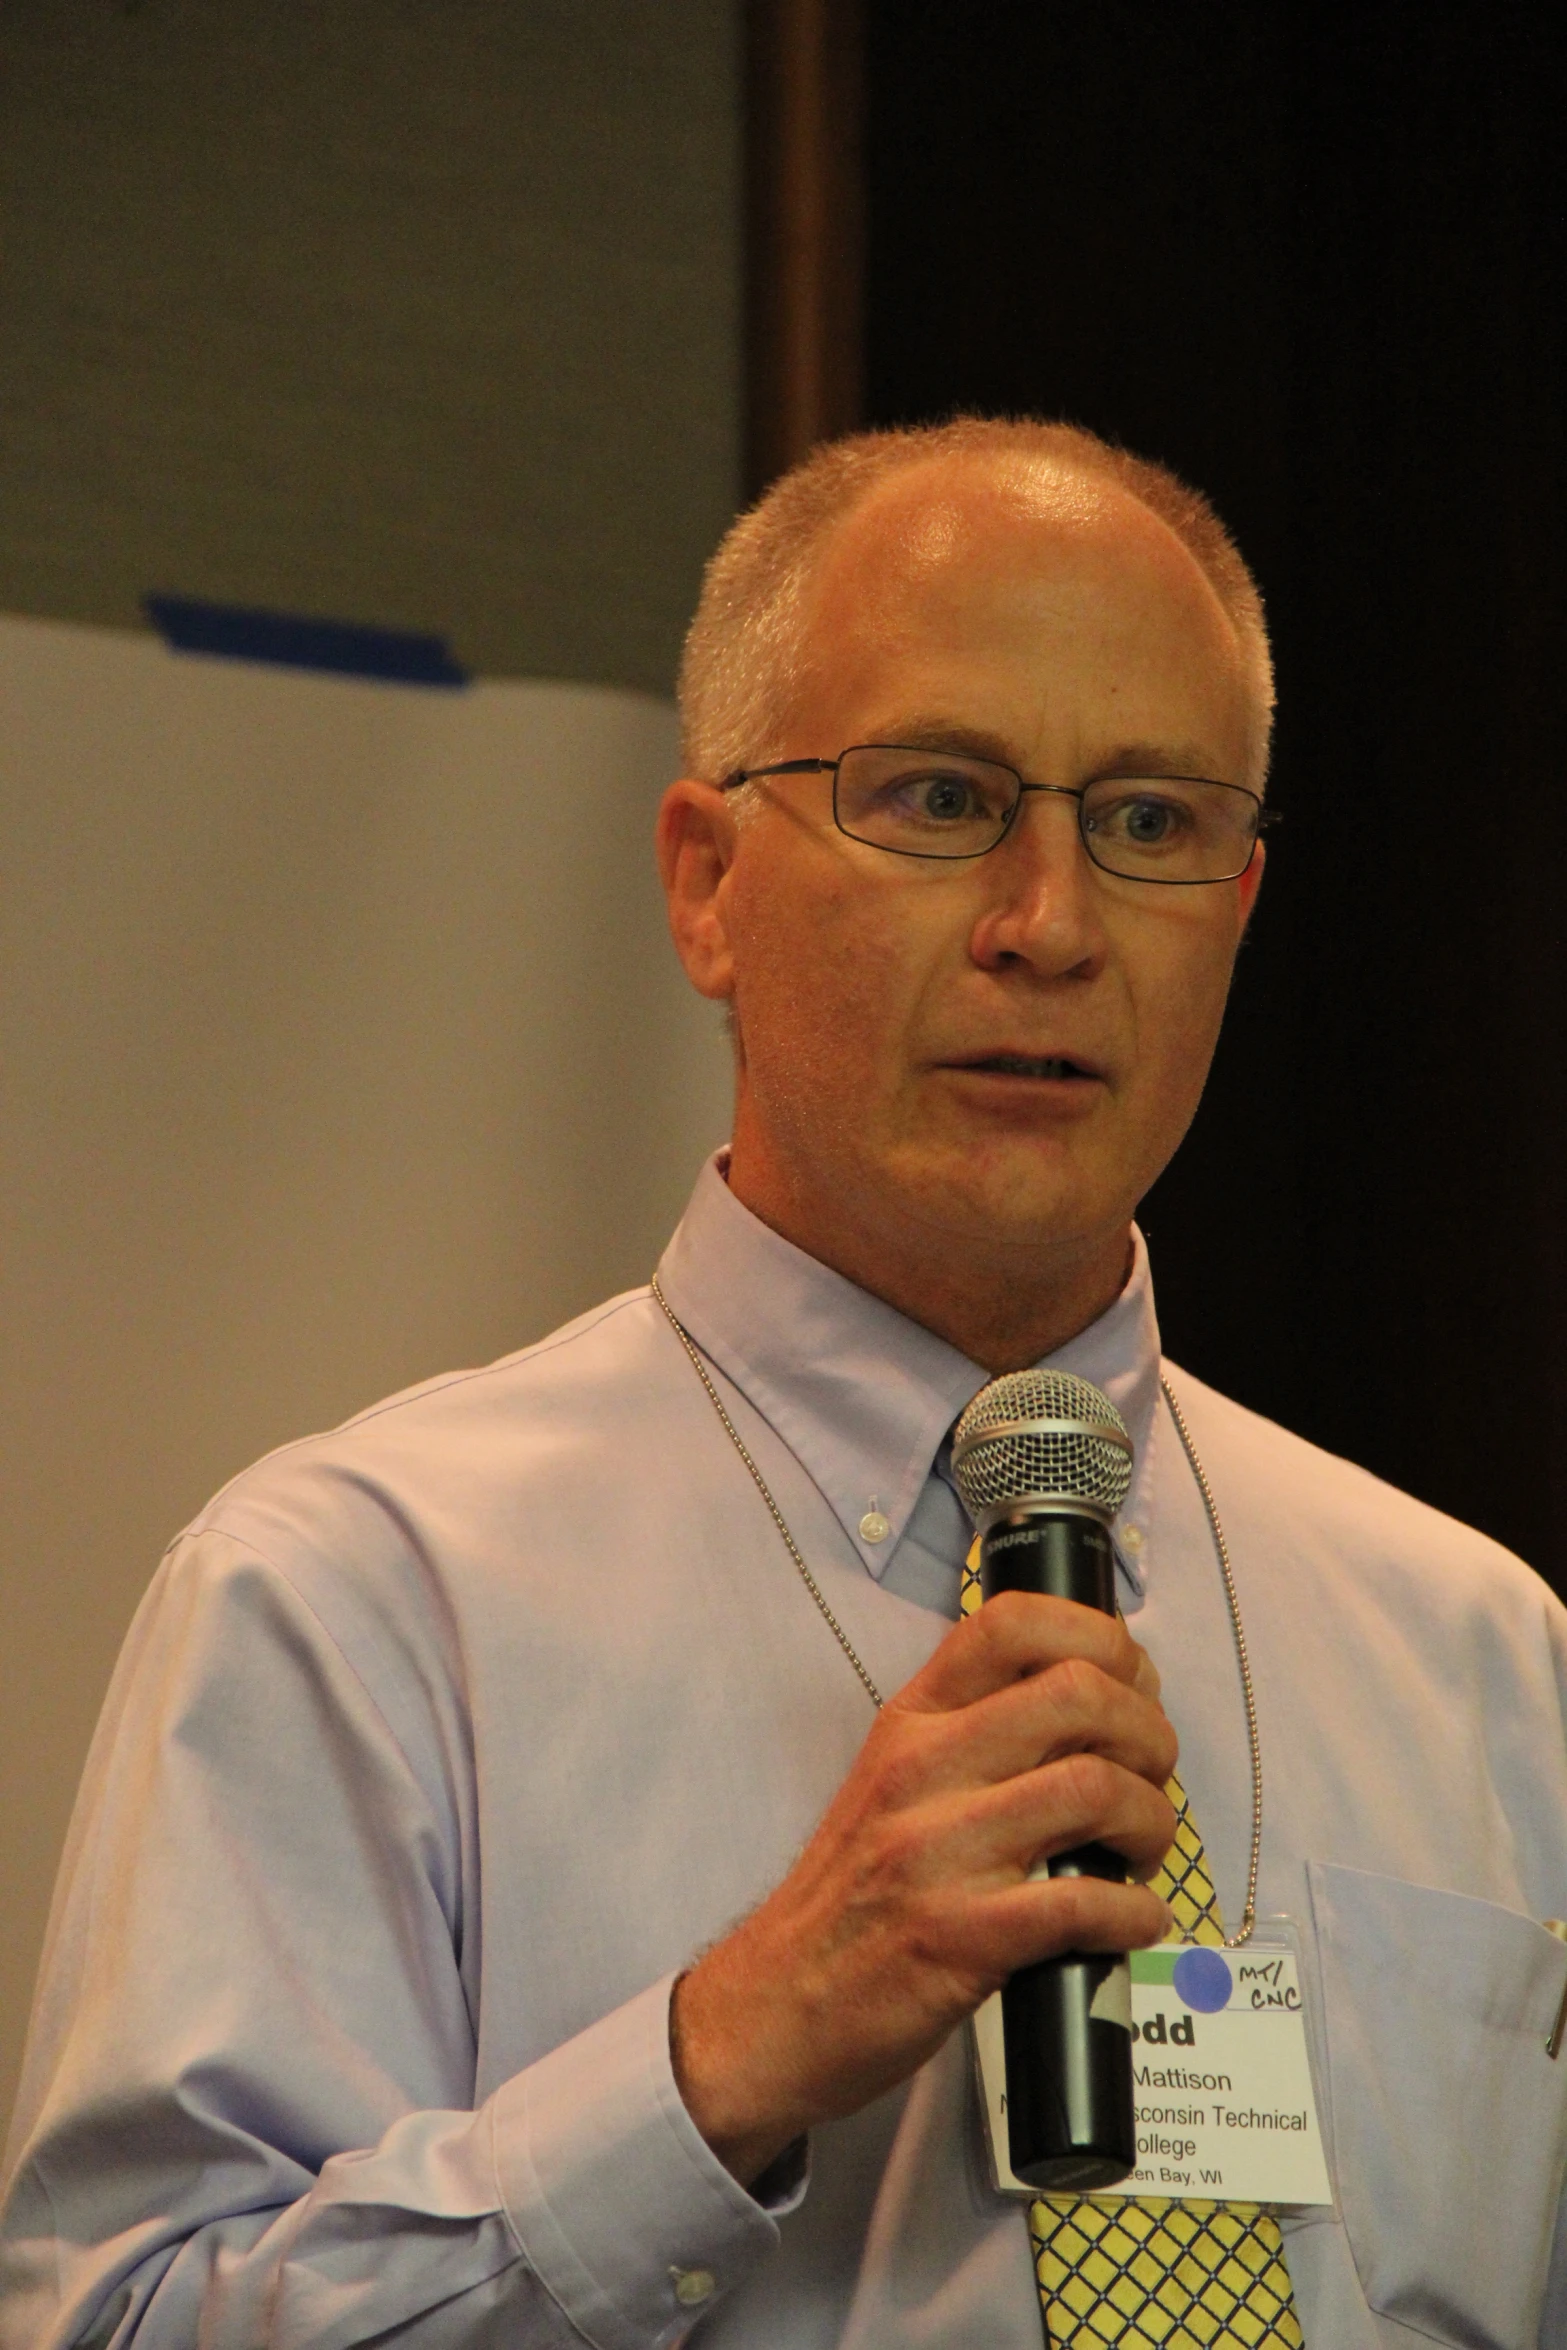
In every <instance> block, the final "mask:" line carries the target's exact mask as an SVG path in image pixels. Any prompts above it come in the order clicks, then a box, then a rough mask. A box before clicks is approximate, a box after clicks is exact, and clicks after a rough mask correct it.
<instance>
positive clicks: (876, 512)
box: [823, 454, 1189, 584]
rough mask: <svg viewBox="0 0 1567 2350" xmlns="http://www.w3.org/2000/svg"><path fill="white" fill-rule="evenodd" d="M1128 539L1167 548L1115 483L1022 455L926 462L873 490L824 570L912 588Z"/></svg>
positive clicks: (832, 546)
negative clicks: (877, 572) (990, 563)
mask: <svg viewBox="0 0 1567 2350" xmlns="http://www.w3.org/2000/svg"><path fill="white" fill-rule="evenodd" d="M1128 534H1129V536H1130V539H1131V540H1133V541H1141V542H1143V543H1147V540H1148V538H1149V536H1150V534H1152V535H1153V536H1155V537H1157V538H1159V539H1169V540H1170V541H1171V543H1172V545H1173V544H1175V542H1174V538H1173V533H1170V532H1168V531H1167V530H1166V528H1165V526H1164V525H1163V524H1162V523H1160V522H1159V521H1158V520H1157V518H1156V517H1155V516H1154V515H1152V514H1151V513H1150V512H1149V511H1148V509H1147V508H1146V507H1145V506H1143V505H1142V504H1141V502H1140V501H1139V500H1138V499H1136V498H1134V497H1132V496H1131V495H1130V493H1129V492H1127V491H1125V490H1123V489H1122V488H1121V487H1120V485H1119V484H1118V483H1116V482H1113V481H1111V480H1109V479H1108V478H1105V477H1103V476H1096V475H1093V474H1089V473H1086V472H1084V471H1083V470H1082V469H1080V468H1078V467H1074V466H1072V465H1070V464H1064V463H1062V462H1060V461H1058V460H1055V459H1051V458H1043V457H1036V456H1026V455H1017V456H1009V455H989V454H987V455H967V456H959V457H952V456H947V457H933V458H930V459H928V460H926V461H925V462H924V463H922V464H917V465H909V466H906V467H904V468H902V469H900V470H899V471H897V472H895V473H892V474H890V475H888V476H887V477H886V478H885V479H883V480H882V481H880V482H877V483H876V484H875V485H874V487H873V488H872V489H871V490H870V491H869V492H868V493H867V494H866V496H865V497H864V498H862V499H861V500H860V502H859V504H858V505H856V506H855V507H854V508H853V509H852V510H851V512H850V513H849V514H848V515H847V516H846V517H845V518H844V520H843V522H842V523H841V524H840V525H839V527H838V530H837V531H836V532H835V533H834V534H833V537H832V538H831V539H830V540H829V541H828V544H827V546H826V548H825V549H824V563H823V568H824V570H828V569H831V568H833V567H835V566H837V565H840V564H841V565H847V566H849V567H856V566H858V565H859V564H861V563H864V562H870V563H874V564H878V565H880V566H881V567H882V568H883V569H884V570H885V571H886V572H887V573H888V575H889V576H891V575H894V574H896V575H900V576H902V577H904V578H906V579H908V580H909V581H910V583H911V584H912V583H914V582H917V581H918V580H919V579H920V578H922V577H926V576H930V575H932V574H936V573H940V572H942V571H944V570H947V569H949V568H951V567H952V566H954V565H962V564H964V563H965V562H966V561H967V559H969V558H970V557H979V558H981V559H984V558H990V559H992V560H994V559H995V558H996V557H997V556H1002V557H1005V555H1006V554H1007V553H1011V554H1013V555H1014V556H1020V557H1023V558H1025V559H1026V558H1027V557H1028V556H1030V555H1034V556H1037V557H1038V559H1039V560H1041V561H1042V562H1048V561H1049V560H1050V558H1051V556H1052V554H1058V555H1059V556H1060V557H1061V558H1062V559H1064V560H1069V559H1070V557H1071V554H1072V553H1073V551H1074V550H1078V549H1081V548H1084V547H1086V546H1088V545H1090V544H1098V543H1103V542H1106V541H1114V540H1116V539H1125V538H1127V537H1128ZM1183 552H1184V550H1183ZM1188 559H1189V558H1188Z"/></svg>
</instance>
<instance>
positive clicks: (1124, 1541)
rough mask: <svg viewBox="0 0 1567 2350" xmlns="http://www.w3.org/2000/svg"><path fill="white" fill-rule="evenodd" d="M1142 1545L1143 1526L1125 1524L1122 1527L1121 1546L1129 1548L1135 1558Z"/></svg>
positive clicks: (1124, 1548) (1125, 1548)
mask: <svg viewBox="0 0 1567 2350" xmlns="http://www.w3.org/2000/svg"><path fill="white" fill-rule="evenodd" d="M1142 1547H1143V1530H1142V1528H1141V1526H1123V1527H1122V1528H1121V1548H1122V1549H1123V1550H1129V1551H1130V1552H1131V1553H1132V1556H1133V1557H1134V1558H1135V1557H1136V1556H1137V1553H1138V1552H1139V1551H1140V1550H1141V1549H1142Z"/></svg>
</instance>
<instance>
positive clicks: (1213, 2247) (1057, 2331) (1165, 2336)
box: [960, 1539, 1304, 2350]
mask: <svg viewBox="0 0 1567 2350" xmlns="http://www.w3.org/2000/svg"><path fill="white" fill-rule="evenodd" d="M982 1596H983V1594H982V1592H981V1590H980V1581H979V1543H978V1540H977V1539H976V1541H975V1542H974V1545H973V1547H972V1549H971V1550H970V1551H969V1554H968V1560H967V1563H966V1565H965V1567H964V1570H963V1586H962V1596H961V1601H960V1605H961V1609H962V1612H963V1614H964V1615H966V1616H967V1615H972V1614H973V1612H974V1610H975V1609H976V1608H977V1607H978V1606H979V1604H980V1600H981V1598H982ZM1166 1793H1167V1794H1168V1796H1169V1798H1170V1801H1171V1802H1172V1803H1173V1804H1174V1806H1175V1814H1176V1820H1175V1841H1174V1843H1173V1844H1172V1845H1171V1847H1170V1849H1169V1851H1168V1852H1167V1853H1166V1854H1165V1857H1164V1859H1163V1861H1162V1862H1161V1864H1160V1868H1159V1873H1158V1875H1157V1876H1156V1877H1155V1878H1154V1880H1153V1889H1154V1891H1155V1892H1156V1893H1157V1894H1159V1895H1160V1896H1161V1897H1162V1898H1163V1899H1164V1900H1165V1901H1167V1902H1168V1903H1169V1905H1170V1908H1171V1911H1172V1912H1173V1914H1174V1917H1175V1923H1176V1927H1177V1929H1178V1930H1179V1932H1180V1933H1181V1934H1182V1935H1183V1936H1184V1937H1185V1938H1186V1939H1187V1940H1188V1941H1192V1942H1222V1941H1223V1940H1224V1928H1223V1925H1222V1924H1221V1922H1220V1918H1219V1904H1218V1900H1217V1898H1216V1896H1215V1894H1214V1890H1213V1880H1212V1878H1211V1877H1210V1876H1209V1874H1208V1863H1207V1860H1206V1858H1205V1857H1204V1854H1203V1848H1202V1838H1201V1836H1200V1835H1199V1834H1198V1833H1197V1825H1196V1822H1195V1821H1194V1820H1193V1818H1192V1815H1191V1808H1190V1806H1189V1805H1188V1803H1187V1801H1186V1791H1185V1789H1184V1788H1183V1787H1182V1785H1181V1783H1180V1781H1179V1779H1171V1781H1170V1784H1169V1786H1168V1788H1167V1789H1166ZM1028 2233H1029V2240H1030V2242H1031V2244H1032V2245H1033V2248H1034V2273H1035V2275H1036V2276H1037V2277H1038V2279H1039V2299H1040V2303H1041V2306H1042V2308H1043V2310H1044V2317H1045V2336H1046V2340H1047V2341H1048V2342H1049V2344H1050V2345H1051V2350H1155V2346H1157V2350H1237V2346H1238V2345H1241V2344H1244V2345H1245V2350H1259V2345H1267V2344H1278V2345H1280V2346H1282V2350H1303V2340H1304V2337H1303V2336H1302V2334H1301V2330H1300V2320H1299V2319H1298V2318H1297V2317H1296V2315H1295V2303H1294V2299H1293V2296H1292V2294H1291V2291H1290V2280H1289V2271H1288V2269H1287V2268H1286V2267H1285V2265H1284V2247H1283V2242H1282V2240H1281V2238H1280V2235H1279V2223H1278V2221H1277V2220H1276V2219H1275V2218H1274V2216H1273V2213H1272V2212H1271V2211H1265V2210H1264V2209H1263V2208H1262V2206H1261V2205H1260V2204H1256V2203H1196V2202H1185V2201H1177V2200H1176V2199H1175V2198H1174V2197H1172V2196H1165V2195H1147V2196H1144V2195H1139V2196H1138V2197H1137V2198H1136V2199H1135V2200H1133V2199H1132V2198H1130V2197H1126V2198H1122V2197H1119V2196H1117V2197H1113V2198H1112V2197H1109V2196H1096V2195H1042V2196H1041V2197H1040V2198H1039V2201H1038V2202H1037V2203H1031V2204H1030V2205H1029V2207H1028Z"/></svg>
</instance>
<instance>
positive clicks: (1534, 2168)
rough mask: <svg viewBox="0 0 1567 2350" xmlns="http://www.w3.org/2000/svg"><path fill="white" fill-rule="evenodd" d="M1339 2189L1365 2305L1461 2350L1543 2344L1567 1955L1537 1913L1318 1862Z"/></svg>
mask: <svg viewBox="0 0 1567 2350" xmlns="http://www.w3.org/2000/svg"><path fill="white" fill-rule="evenodd" d="M1307 1875H1308V1878H1309V1881H1310V1886H1311V1902H1312V1911H1313V1916H1314V1919H1315V1924H1316V1930H1317V1949H1318V1955H1319V1961H1320V1966H1321V1978H1322V2012H1323V2019H1324V2027H1325V2035H1326V2042H1327V2048H1326V2073H1327V2082H1326V2086H1327V2092H1328V2103H1329V2109H1330V2114H1331V2130H1332V2140H1333V2160H1334V2176H1335V2184H1336V2187H1337V2190H1338V2197H1339V2206H1340V2211H1341V2214H1342V2217H1343V2221H1344V2227H1345V2231H1346V2233H1347V2234H1348V2237H1349V2243H1350V2250H1351V2252H1352V2253H1353V2255H1354V2260H1355V2267H1356V2270H1357V2272H1358V2274H1359V2277H1360V2283H1361V2289H1362V2290H1363V2292H1364V2293H1365V2296H1366V2299H1367V2301H1368V2302H1369V2303H1370V2305H1371V2307H1372V2308H1373V2309H1374V2310H1375V2311H1377V2312H1378V2314H1379V2315H1381V2316H1384V2317H1390V2318H1394V2319H1397V2320H1398V2321H1399V2322H1400V2323H1402V2324H1404V2325H1407V2326H1410V2327H1412V2328H1413V2329H1414V2330H1415V2331H1416V2332H1417V2333H1421V2334H1424V2335H1427V2336H1429V2337H1430V2339H1432V2340H1433V2341H1437V2342H1446V2343H1451V2344H1454V2345H1457V2346H1459V2350H1524V2346H1525V2345H1532V2344H1534V2343H1535V2341H1536V2340H1537V2338H1538V2333H1539V2324H1540V2307H1541V2302H1542V2300H1543V2297H1544V2292H1545V2282H1546V2274H1547V2269H1548V2266H1549V2262H1550V2252H1551V2236H1552V2230H1553V2227H1554V2223H1555V2216H1556V2207H1557V2203H1558V2201H1559V2199H1560V2196H1561V2191H1562V2180H1563V2172H1564V2169H1567V2055H1564V2056H1563V2057H1562V2058H1561V2059H1559V2060H1553V2059H1552V2058H1551V2057H1549V2056H1548V2055H1547V2054H1546V2049H1545V2043H1546V2040H1547V2038H1548V2037H1549V2035H1550V2032H1551V2027H1552V2025H1553V2023H1554V2022H1555V2020H1556V2014H1557V2009H1558V2007H1559V2006H1560V2003H1561V1998H1562V1990H1563V1984H1564V1982H1567V1949H1564V1948H1563V1946H1562V1944H1561V1943H1560V1942H1558V1941H1557V1940H1556V1939H1555V1937H1554V1936H1552V1935H1550V1934H1547V1933H1546V1931H1545V1929H1544V1927H1543V1926H1539V1925H1536V1923H1535V1922H1534V1920H1533V1919H1532V1918H1527V1917H1521V1916H1519V1915H1518V1914H1517V1913H1516V1912H1515V1911H1513V1910H1510V1909H1502V1908H1499V1907H1498V1906H1497V1904H1496V1903H1494V1902H1490V1901H1475V1900H1472V1899H1471V1898H1470V1897H1469V1896H1467V1895H1465V1894H1461V1893H1438V1892H1435V1891H1433V1890H1432V1889H1431V1888H1430V1887H1428V1886H1425V1885H1408V1884H1405V1883H1403V1882H1402V1881H1401V1880H1400V1879H1398V1878H1396V1877H1380V1876H1373V1875H1371V1874H1369V1873H1368V1872H1367V1871H1365V1870H1363V1869H1346V1868H1338V1867H1335V1866H1333V1865H1331V1864H1329V1863H1327V1862H1323V1861H1312V1862H1310V1863H1308V1866H1307Z"/></svg>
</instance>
